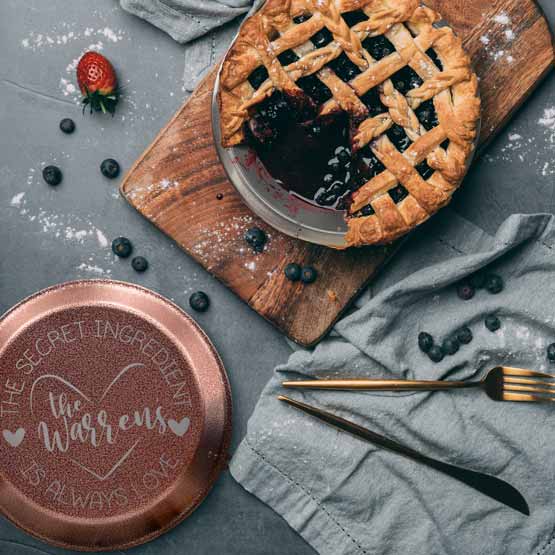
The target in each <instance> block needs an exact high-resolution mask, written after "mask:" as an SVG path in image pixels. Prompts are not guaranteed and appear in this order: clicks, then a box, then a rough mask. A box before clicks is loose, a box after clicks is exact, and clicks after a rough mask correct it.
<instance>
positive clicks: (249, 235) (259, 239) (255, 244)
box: [245, 227, 267, 252]
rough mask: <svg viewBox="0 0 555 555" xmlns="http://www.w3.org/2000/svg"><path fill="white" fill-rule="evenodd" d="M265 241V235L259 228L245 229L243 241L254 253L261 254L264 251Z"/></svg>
mask: <svg viewBox="0 0 555 555" xmlns="http://www.w3.org/2000/svg"><path fill="white" fill-rule="evenodd" d="M266 240H267V239H266V234H265V233H264V231H263V230H262V229H260V228H259V227H251V228H250V229H247V231H246V233H245V241H246V242H247V244H249V245H250V246H251V247H252V248H253V249H254V250H255V251H256V252H262V251H263V250H264V245H265V244H266Z"/></svg>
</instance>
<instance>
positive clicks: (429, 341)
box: [418, 331, 434, 353]
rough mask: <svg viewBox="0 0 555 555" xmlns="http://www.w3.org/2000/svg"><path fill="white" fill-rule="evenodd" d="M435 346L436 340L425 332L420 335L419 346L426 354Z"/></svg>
mask: <svg viewBox="0 0 555 555" xmlns="http://www.w3.org/2000/svg"><path fill="white" fill-rule="evenodd" d="M433 345H434V338H433V337H432V336H431V335H430V334H429V333H426V332H425V331H421V332H420V333H419V334H418V346H419V347H420V350H421V351H422V352H424V353H427V352H429V350H430V349H431V348H432V347H433Z"/></svg>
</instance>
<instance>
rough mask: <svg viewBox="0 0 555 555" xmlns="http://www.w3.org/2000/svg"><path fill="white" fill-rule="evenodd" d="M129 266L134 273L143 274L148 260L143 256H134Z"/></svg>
mask: <svg viewBox="0 0 555 555" xmlns="http://www.w3.org/2000/svg"><path fill="white" fill-rule="evenodd" d="M131 266H133V270H135V271H136V272H144V271H145V270H146V269H147V268H148V260H147V259H146V258H145V257H144V256H135V258H133V260H131Z"/></svg>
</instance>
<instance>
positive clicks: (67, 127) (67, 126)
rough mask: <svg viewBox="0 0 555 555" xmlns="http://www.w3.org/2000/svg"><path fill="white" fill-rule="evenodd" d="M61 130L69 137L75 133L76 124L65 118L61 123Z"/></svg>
mask: <svg viewBox="0 0 555 555" xmlns="http://www.w3.org/2000/svg"><path fill="white" fill-rule="evenodd" d="M60 130H61V131H63V132H64V133H67V134H68V135H69V134H71V133H73V132H74V131H75V122H74V121H73V120H72V119H71V118H64V119H63V120H62V121H61V122H60Z"/></svg>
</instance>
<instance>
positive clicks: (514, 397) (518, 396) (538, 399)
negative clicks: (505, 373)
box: [502, 391, 555, 403]
mask: <svg viewBox="0 0 555 555" xmlns="http://www.w3.org/2000/svg"><path fill="white" fill-rule="evenodd" d="M502 396H503V397H502V400H503V401H524V402H532V403H555V399H552V398H551V397H542V396H541V395H530V394H529V393H509V392H505V391H504V392H503V393H502Z"/></svg>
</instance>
